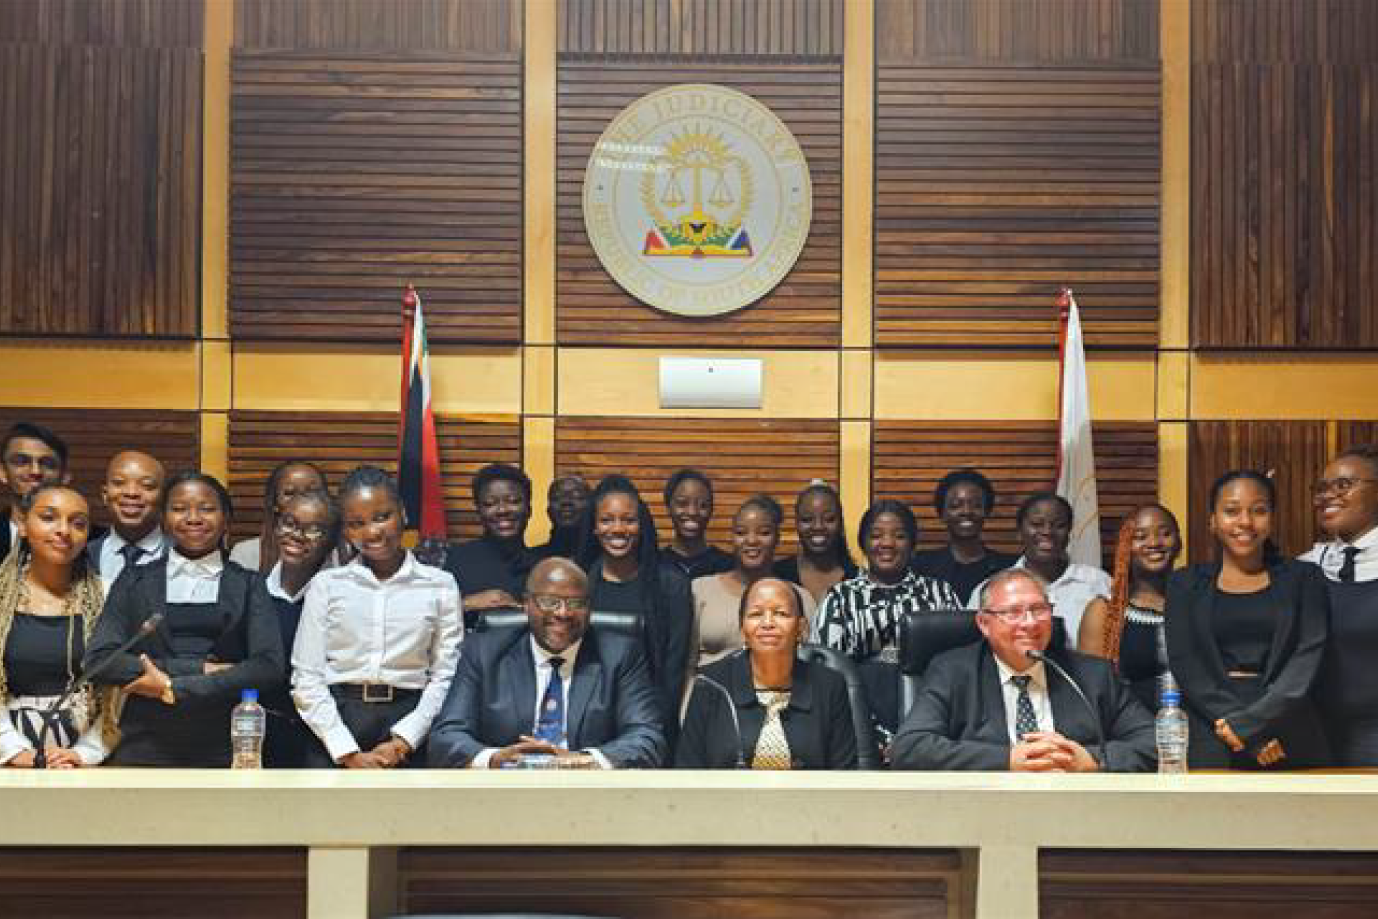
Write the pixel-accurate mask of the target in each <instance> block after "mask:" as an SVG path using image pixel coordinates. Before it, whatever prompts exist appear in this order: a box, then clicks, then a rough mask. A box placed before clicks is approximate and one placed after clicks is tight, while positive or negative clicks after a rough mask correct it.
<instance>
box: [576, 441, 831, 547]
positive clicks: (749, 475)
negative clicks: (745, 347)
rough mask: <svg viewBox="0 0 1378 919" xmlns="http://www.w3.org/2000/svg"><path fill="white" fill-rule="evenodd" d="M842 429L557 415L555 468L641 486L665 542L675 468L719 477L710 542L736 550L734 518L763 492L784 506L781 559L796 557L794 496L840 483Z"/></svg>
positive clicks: (594, 480) (594, 479)
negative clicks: (817, 484)
mask: <svg viewBox="0 0 1378 919" xmlns="http://www.w3.org/2000/svg"><path fill="white" fill-rule="evenodd" d="M840 443H841V432H840V430H839V428H838V424H837V422H836V421H804V420H779V421H757V420H754V419H707V418H558V419H556V421H555V467H556V471H557V473H559V474H564V473H578V474H580V475H582V476H584V478H586V479H588V480H589V483H590V484H591V485H593V484H597V482H598V480H599V479H600V478H602V477H603V476H605V475H608V474H610V473H614V472H616V473H622V474H624V475H626V476H628V477H630V478H631V480H632V481H633V482H635V483H636V487H637V489H639V490H640V492H641V497H642V498H644V499H645V501H646V503H647V505H649V506H650V508H651V513H652V514H653V515H654V516H655V521H656V535H657V537H658V538H659V539H660V542H661V544H662V545H665V544H666V543H668V542H669V541H670V539H671V538H673V535H674V530H673V529H672V528H671V526H670V519H669V517H668V516H667V515H666V512H665V502H664V500H663V499H662V497H661V492H662V491H663V489H664V488H665V481H666V479H668V478H669V477H670V476H671V475H672V474H673V473H674V472H675V470H677V469H681V468H683V467H686V466H689V467H693V468H695V469H699V470H702V471H703V472H705V473H707V474H708V476H709V478H711V479H712V480H713V490H714V505H715V506H714V513H713V520H712V522H711V523H710V524H709V527H708V540H709V542H711V543H713V544H714V545H716V546H720V547H722V548H723V549H728V550H730V548H731V545H732V541H731V536H730V534H731V530H732V515H733V514H735V513H736V512H737V508H739V507H740V506H741V503H742V501H744V500H745V499H747V498H749V497H750V496H752V495H755V494H760V493H765V494H768V495H770V496H772V497H773V498H775V500H777V501H779V502H780V504H781V505H782V506H783V507H784V509H785V517H786V520H785V527H784V539H782V540H781V549H780V554H781V555H786V554H789V553H792V552H793V551H794V548H795V546H796V544H797V540H796V539H795V535H794V511H793V509H794V499H795V496H797V495H798V494H799V492H800V490H801V489H803V488H804V486H806V485H808V483H809V482H810V481H811V480H813V479H824V480H826V481H827V482H829V483H831V484H832V485H833V486H834V487H836V486H837V481H838V464H839V459H840Z"/></svg>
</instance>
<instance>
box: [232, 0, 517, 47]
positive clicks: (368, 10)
mask: <svg viewBox="0 0 1378 919" xmlns="http://www.w3.org/2000/svg"><path fill="white" fill-rule="evenodd" d="M211 2H215V0H211ZM234 5H235V10H234V12H235V23H234V32H235V47H237V48H257V49H269V48H274V49H288V48H291V49H296V50H319V51H343V50H350V51H385V50H394V51H407V52H425V51H469V52H515V51H518V50H520V49H521V45H522V4H521V0H405V2H399V0H234Z"/></svg>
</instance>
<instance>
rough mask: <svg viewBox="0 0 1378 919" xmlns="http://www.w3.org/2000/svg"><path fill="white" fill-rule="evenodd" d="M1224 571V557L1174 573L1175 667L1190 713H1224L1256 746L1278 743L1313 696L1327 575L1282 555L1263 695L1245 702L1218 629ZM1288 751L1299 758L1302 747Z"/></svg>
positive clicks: (1171, 660) (1208, 716) (1171, 628)
mask: <svg viewBox="0 0 1378 919" xmlns="http://www.w3.org/2000/svg"><path fill="white" fill-rule="evenodd" d="M1219 575H1220V564H1219V563H1218V562H1217V563H1214V564H1205V565H1191V566H1190V567H1187V568H1183V569H1181V570H1179V571H1175V572H1173V573H1172V575H1171V576H1170V577H1169V578H1168V582H1167V607H1166V617H1165V618H1166V620H1167V649H1168V667H1169V669H1170V670H1171V671H1172V675H1173V676H1174V677H1176V678H1177V682H1178V684H1180V685H1181V687H1182V701H1183V704H1184V705H1185V706H1186V707H1187V708H1188V709H1189V710H1191V711H1192V712H1194V713H1195V714H1196V715H1198V716H1199V717H1201V718H1202V719H1204V720H1205V721H1206V722H1207V723H1208V724H1214V723H1215V721H1216V720H1217V719H1220V718H1224V719H1225V720H1226V721H1228V722H1229V725H1230V727H1231V729H1233V730H1234V732H1235V734H1237V735H1238V736H1239V739H1240V740H1242V741H1244V744H1245V746H1246V747H1249V748H1251V749H1252V748H1255V747H1257V746H1259V745H1261V744H1263V743H1266V742H1267V741H1268V740H1271V739H1272V738H1273V736H1275V731H1276V729H1277V727H1278V726H1279V725H1280V724H1281V723H1283V722H1285V721H1287V720H1289V719H1291V718H1293V717H1295V716H1297V715H1298V714H1299V713H1301V712H1303V711H1304V710H1305V709H1307V707H1308V706H1309V702H1308V694H1309V693H1310V691H1311V686H1312V684H1313V683H1314V682H1315V680H1316V673H1317V670H1318V668H1319V667H1320V663H1321V658H1322V657H1323V655H1324V653H1325V642H1326V636H1327V633H1328V628H1329V625H1328V623H1329V618H1330V601H1329V598H1328V596H1327V594H1326V586H1325V575H1323V574H1322V573H1321V569H1320V568H1318V567H1317V566H1315V565H1313V564H1311V563H1310V562H1299V561H1294V560H1292V559H1282V560H1280V561H1278V562H1277V563H1276V564H1274V565H1272V566H1271V567H1269V569H1268V575H1269V578H1270V579H1271V582H1272V583H1271V584H1270V585H1269V587H1268V593H1269V595H1270V597H1271V599H1272V601H1273V605H1274V606H1275V608H1276V609H1277V613H1278V620H1277V626H1276V628H1275V629H1274V630H1273V644H1272V646H1271V648H1270V649H1269V651H1268V658H1267V663H1266V665H1265V667H1264V671H1263V683H1264V687H1265V688H1264V692H1263V695H1262V697H1260V698H1259V699H1258V700H1257V701H1254V702H1253V703H1252V704H1245V703H1243V702H1242V701H1241V700H1240V698H1239V697H1238V695H1237V694H1236V692H1235V690H1234V687H1233V685H1232V683H1231V681H1230V679H1229V677H1227V676H1226V675H1225V667H1224V664H1223V663H1222V662H1221V657H1220V649H1219V647H1218V646H1217V644H1216V641H1215V635H1214V634H1213V633H1212V630H1211V612H1212V606H1213V599H1214V596H1215V582H1216V579H1217V578H1218V577H1219ZM1284 746H1286V744H1285V743H1284ZM1287 752H1288V758H1289V759H1293V758H1294V757H1293V752H1294V751H1292V750H1290V749H1289V750H1288V751H1287ZM1302 752H1303V751H1296V753H1297V754H1298V755H1300V754H1301V753H1302Z"/></svg>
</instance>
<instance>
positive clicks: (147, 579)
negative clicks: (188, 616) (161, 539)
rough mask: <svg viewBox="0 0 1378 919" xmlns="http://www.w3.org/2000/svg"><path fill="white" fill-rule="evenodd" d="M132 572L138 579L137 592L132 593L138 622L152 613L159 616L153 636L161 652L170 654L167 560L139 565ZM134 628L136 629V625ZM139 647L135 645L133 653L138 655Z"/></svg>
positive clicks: (170, 635)
mask: <svg viewBox="0 0 1378 919" xmlns="http://www.w3.org/2000/svg"><path fill="white" fill-rule="evenodd" d="M134 571H135V574H136V576H137V577H138V579H139V580H138V584H137V590H136V591H135V592H134V596H135V597H136V598H137V601H138V604H139V619H138V622H144V621H146V620H147V619H148V617H149V616H152V615H153V614H154V613H159V614H161V615H162V617H163V618H162V621H161V622H159V623H158V629H157V632H156V633H155V634H156V636H157V640H158V643H159V644H160V645H162V651H163V652H164V653H166V654H171V653H172V624H171V623H169V622H168V621H167V558H166V557H164V558H162V559H159V560H158V561H156V562H153V563H152V564H149V565H140V566H138V567H137V568H135V569H134ZM135 627H136V628H137V623H136V625H135ZM145 644H146V643H145ZM139 647H140V646H139V645H135V647H134V653H136V654H137V653H139Z"/></svg>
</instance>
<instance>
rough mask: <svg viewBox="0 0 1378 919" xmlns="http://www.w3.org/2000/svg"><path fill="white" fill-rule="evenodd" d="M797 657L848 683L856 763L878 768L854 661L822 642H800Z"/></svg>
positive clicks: (868, 710) (860, 766) (872, 732)
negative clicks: (824, 668) (835, 674)
mask: <svg viewBox="0 0 1378 919" xmlns="http://www.w3.org/2000/svg"><path fill="white" fill-rule="evenodd" d="M799 659H800V660H803V661H808V662H809V663H811V664H821V665H822V666H824V667H827V668H828V669H829V670H833V671H836V672H837V673H839V674H841V676H842V680H843V682H845V683H846V684H847V701H848V702H849V703H850V704H851V709H852V726H853V727H854V728H855V729H856V766H857V768H858V769H879V768H880V751H879V750H878V749H877V748H876V732H875V729H874V728H873V727H872V722H871V708H870V706H869V705H868V704H867V699H866V686H865V684H864V683H863V681H862V679H861V673H860V671H859V670H858V669H857V666H856V664H855V663H854V662H853V661H852V659H851V658H850V657H848V656H847V655H845V654H843V653H842V652H841V651H835V650H833V649H832V648H824V647H822V646H821V645H801V646H800V647H799Z"/></svg>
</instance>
